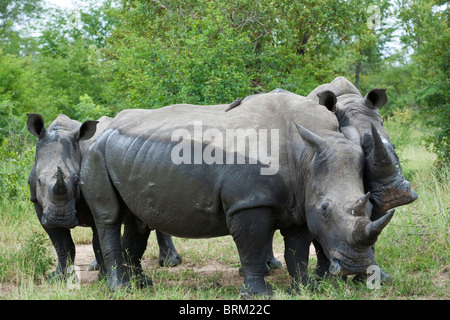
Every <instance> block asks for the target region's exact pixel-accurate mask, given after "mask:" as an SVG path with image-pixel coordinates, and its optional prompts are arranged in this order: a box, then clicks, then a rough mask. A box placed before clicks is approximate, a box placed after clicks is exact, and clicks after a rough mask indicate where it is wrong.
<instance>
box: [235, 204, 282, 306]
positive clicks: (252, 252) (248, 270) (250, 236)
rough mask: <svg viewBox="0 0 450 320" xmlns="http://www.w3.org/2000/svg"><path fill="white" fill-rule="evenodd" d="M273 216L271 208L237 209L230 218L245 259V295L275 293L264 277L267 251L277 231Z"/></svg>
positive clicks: (247, 296)
mask: <svg viewBox="0 0 450 320" xmlns="http://www.w3.org/2000/svg"><path fill="white" fill-rule="evenodd" d="M272 216H273V215H272V210H271V209H270V208H252V209H247V210H241V211H239V212H236V213H234V214H233V215H232V216H231V217H230V218H229V219H227V220H228V228H229V230H230V234H231V235H232V237H233V239H234V241H235V243H236V247H237V250H238V253H239V258H240V260H241V265H242V273H243V276H244V284H243V286H242V289H241V296H242V297H243V298H252V297H253V296H255V295H262V296H270V295H272V288H271V286H270V285H268V284H267V283H266V281H265V280H264V277H265V275H266V273H267V270H266V267H267V261H266V254H265V253H266V252H267V250H268V243H269V239H271V235H272V230H273V220H272Z"/></svg>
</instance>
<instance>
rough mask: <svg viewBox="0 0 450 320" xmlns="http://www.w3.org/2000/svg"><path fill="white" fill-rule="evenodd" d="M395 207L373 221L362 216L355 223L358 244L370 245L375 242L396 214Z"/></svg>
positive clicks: (354, 233) (354, 235)
mask: <svg viewBox="0 0 450 320" xmlns="http://www.w3.org/2000/svg"><path fill="white" fill-rule="evenodd" d="M394 212H395V209H392V210H391V211H388V212H387V213H386V214H385V215H384V216H382V217H381V218H379V219H378V220H376V221H373V222H371V221H370V220H368V219H364V218H361V220H360V221H359V222H358V223H356V224H355V230H354V231H353V239H354V241H355V243H356V244H357V245H360V246H364V247H369V246H371V245H372V244H374V243H375V242H376V241H377V239H378V236H379V235H380V233H381V231H382V230H383V229H384V228H385V227H386V226H387V224H388V223H389V221H391V219H392V217H393V216H394Z"/></svg>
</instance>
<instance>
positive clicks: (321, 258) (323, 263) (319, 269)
mask: <svg viewBox="0 0 450 320" xmlns="http://www.w3.org/2000/svg"><path fill="white" fill-rule="evenodd" d="M313 245H314V248H315V249H316V256H317V265H316V269H315V270H314V273H315V274H316V276H317V277H319V278H325V277H327V276H328V275H329V272H328V269H329V268H330V259H328V258H327V256H326V255H325V252H324V251H323V248H322V245H321V244H320V243H319V242H318V241H317V240H315V239H314V240H313Z"/></svg>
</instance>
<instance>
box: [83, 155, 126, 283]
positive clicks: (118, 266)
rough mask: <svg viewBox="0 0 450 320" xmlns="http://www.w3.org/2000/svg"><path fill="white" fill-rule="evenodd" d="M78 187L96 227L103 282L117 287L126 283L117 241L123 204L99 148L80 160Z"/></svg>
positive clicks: (119, 246) (120, 248) (119, 235)
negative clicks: (104, 269)
mask: <svg viewBox="0 0 450 320" xmlns="http://www.w3.org/2000/svg"><path fill="white" fill-rule="evenodd" d="M83 161H86V163H87V165H83V166H82V169H81V177H82V179H81V180H82V182H83V183H82V184H81V186H80V187H81V191H82V193H83V196H84V198H85V200H86V202H87V204H88V205H89V208H90V210H91V212H92V215H93V217H94V220H95V226H96V228H97V233H98V240H99V243H100V249H101V252H102V255H103V261H104V265H105V268H106V271H107V280H106V284H107V286H108V287H109V288H110V289H112V290H118V289H120V288H122V287H128V286H129V282H130V281H129V276H128V273H127V270H126V267H125V266H124V263H123V257H122V247H121V243H120V238H121V234H120V231H121V226H122V220H123V215H124V212H125V210H124V208H123V207H122V206H121V205H120V202H119V199H118V198H117V193H116V190H115V188H114V186H113V184H112V182H111V180H110V178H109V174H108V170H107V167H106V164H105V163H104V159H103V157H102V154H101V152H100V151H99V150H98V149H97V150H95V151H93V152H92V153H89V154H88V155H87V156H86V158H85V159H84V160H83Z"/></svg>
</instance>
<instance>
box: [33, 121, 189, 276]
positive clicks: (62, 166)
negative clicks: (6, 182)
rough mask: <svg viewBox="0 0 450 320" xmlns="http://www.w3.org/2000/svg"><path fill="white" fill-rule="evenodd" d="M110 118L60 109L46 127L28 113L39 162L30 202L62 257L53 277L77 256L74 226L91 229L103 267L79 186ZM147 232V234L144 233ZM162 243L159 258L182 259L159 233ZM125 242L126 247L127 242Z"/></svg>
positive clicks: (36, 160) (159, 239) (92, 223)
mask: <svg viewBox="0 0 450 320" xmlns="http://www.w3.org/2000/svg"><path fill="white" fill-rule="evenodd" d="M110 121H111V118H109V117H102V118H100V119H99V120H98V121H86V122H84V123H83V124H81V123H79V122H78V121H75V120H72V119H70V118H69V117H67V116H65V115H63V114H61V115H59V116H58V117H57V118H56V119H55V121H53V122H52V123H51V124H50V126H49V128H48V130H47V129H46V128H45V125H44V119H43V118H42V116H40V115H39V114H28V123H27V126H28V130H29V131H30V133H31V134H33V135H35V136H36V137H38V141H37V145H36V155H35V163H34V164H33V167H32V169H31V173H30V176H29V179H28V183H29V186H30V194H31V201H32V202H33V203H34V206H35V210H36V213H37V216H38V218H39V221H40V223H41V224H42V226H43V228H44V229H45V231H46V232H47V233H48V235H49V237H50V239H51V241H52V243H53V246H54V247H55V250H56V253H57V256H58V264H57V267H56V270H55V271H54V272H53V273H52V276H51V277H52V278H55V277H58V276H65V275H66V269H67V261H72V262H73V261H74V259H75V245H74V243H73V241H72V237H71V235H70V229H71V228H74V227H76V226H82V227H91V228H92V230H93V240H92V243H93V247H94V252H95V256H96V259H97V261H98V262H99V265H100V266H102V260H103V259H102V256H101V254H100V253H99V250H100V247H99V244H98V237H97V230H96V228H95V225H94V220H93V217H92V213H91V211H90V210H89V207H88V206H87V205H86V202H85V201H84V197H83V195H82V193H81V192H80V188H79V172H80V166H81V159H82V157H83V155H84V153H85V151H86V149H87V148H88V147H89V145H90V144H91V143H92V142H93V141H95V139H96V138H97V136H98V135H99V134H100V133H101V132H102V131H103V130H104V129H105V128H106V126H107V125H108V124H109V122H110ZM131 225H132V224H131ZM127 227H128V228H129V227H130V226H129V225H127ZM143 236H144V237H145V234H144V235H143ZM147 237H148V235H147ZM158 242H159V245H160V260H166V261H168V262H171V263H174V264H176V263H179V262H180V261H181V260H180V259H179V257H177V252H176V250H175V248H174V247H173V244H172V240H171V237H170V236H168V235H163V234H161V235H158ZM124 246H125V247H126V243H124ZM169 252H171V254H170V255H169ZM102 274H104V270H102V269H100V276H102Z"/></svg>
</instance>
